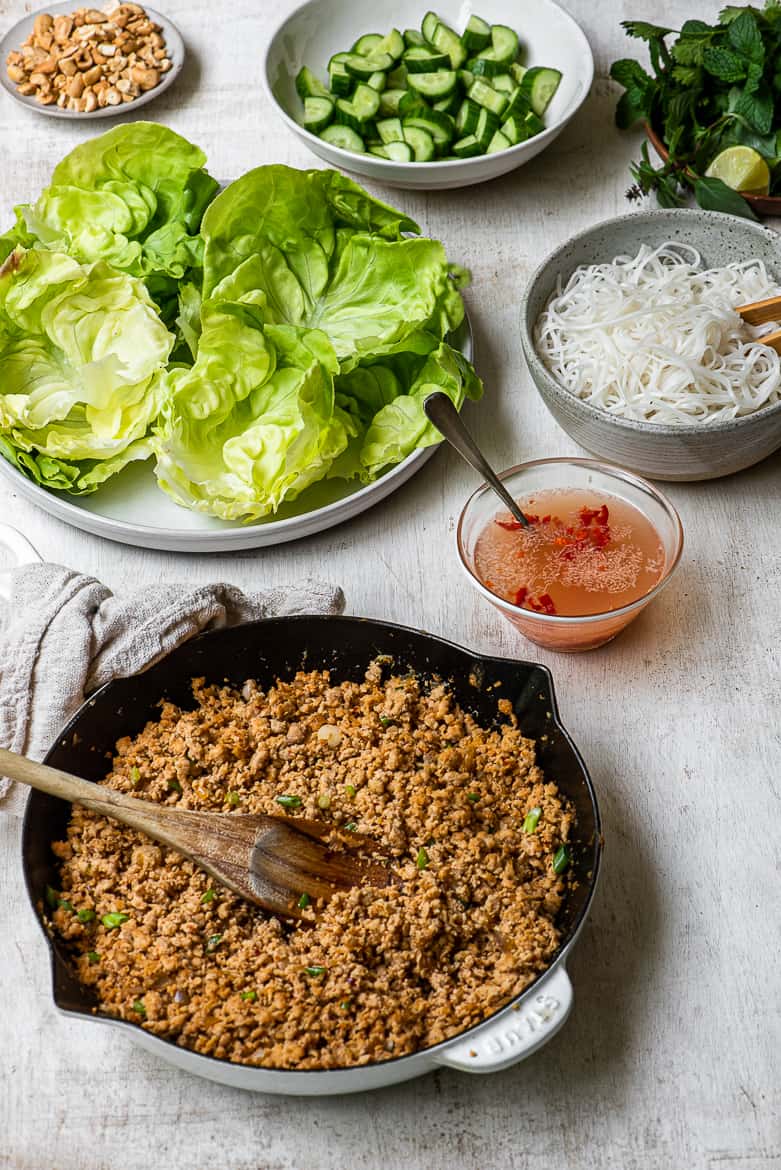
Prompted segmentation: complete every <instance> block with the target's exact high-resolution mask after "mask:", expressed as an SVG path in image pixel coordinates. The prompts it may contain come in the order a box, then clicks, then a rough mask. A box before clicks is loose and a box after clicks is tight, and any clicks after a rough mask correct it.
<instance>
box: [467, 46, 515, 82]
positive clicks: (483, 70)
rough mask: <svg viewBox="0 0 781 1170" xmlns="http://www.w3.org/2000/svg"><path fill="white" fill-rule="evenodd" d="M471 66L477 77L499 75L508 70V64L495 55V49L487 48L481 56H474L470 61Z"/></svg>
mask: <svg viewBox="0 0 781 1170" xmlns="http://www.w3.org/2000/svg"><path fill="white" fill-rule="evenodd" d="M469 68H470V69H471V70H472V72H473V73H474V75H475V77H487V78H491V77H498V76H499V74H500V73H506V71H507V66H506V65H504V64H503V63H502V62H501V61H497V60H496V58H495V57H494V51H493V49H486V50H485V51H484V52H482V53H480V55H479V56H477V57H472V58H471V59H470V61H469Z"/></svg>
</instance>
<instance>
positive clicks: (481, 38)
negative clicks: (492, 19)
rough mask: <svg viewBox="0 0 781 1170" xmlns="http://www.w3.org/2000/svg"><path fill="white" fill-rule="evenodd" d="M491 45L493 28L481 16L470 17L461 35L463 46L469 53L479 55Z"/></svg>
mask: <svg viewBox="0 0 781 1170" xmlns="http://www.w3.org/2000/svg"><path fill="white" fill-rule="evenodd" d="M490 43H491V26H490V24H489V23H488V21H487V20H483V19H482V17H480V16H470V17H469V20H468V21H467V22H466V28H465V29H464V31H463V33H462V34H461V44H462V45H463V46H464V48H465V49H466V51H467V52H468V53H479V52H480V50H481V49H484V48H485V47H486V45H490Z"/></svg>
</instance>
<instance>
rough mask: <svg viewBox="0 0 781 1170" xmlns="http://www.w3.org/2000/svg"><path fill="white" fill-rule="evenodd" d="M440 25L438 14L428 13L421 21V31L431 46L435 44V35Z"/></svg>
mask: <svg viewBox="0 0 781 1170" xmlns="http://www.w3.org/2000/svg"><path fill="white" fill-rule="evenodd" d="M438 24H439V17H438V16H437V14H436V12H427V13H426V15H425V16H424V17H423V20H422V21H421V25H420V31H421V32H422V33H423V39H424V40H425V41H428V43H429V44H430V45H433V44H434V33H435V31H436V27H437V25H438Z"/></svg>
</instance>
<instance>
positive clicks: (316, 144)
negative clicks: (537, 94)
mask: <svg viewBox="0 0 781 1170" xmlns="http://www.w3.org/2000/svg"><path fill="white" fill-rule="evenodd" d="M426 7H427V5H426V4H425V3H421V2H420V0H398V2H397V3H396V4H394V5H393V6H392V7H390V8H388V9H386V10H382V9H380V10H379V13H378V10H376V9H373V8H372V7H371V6H367V5H366V4H365V3H359V2H358V0H309V2H308V3H306V4H303V5H302V6H301V7H300V8H298V9H296V11H295V12H294V13H293V14H292V16H289V17H287V18H286V19H285V20H284V21H282V23H281V24H280V26H279V27H278V29H277V30H276V32H275V33H274V35H273V36H272V38H271V41H270V43H269V46H268V49H267V51H266V58H265V61H264V66H263V82H264V86H265V89H266V93H267V95H268V98H269V101H270V102H271V104H272V105H273V106H274V108H275V109H276V111H277V113H278V114H279V115H280V117H281V118H283V119H284V121H285V122H287V124H288V126H289V127H290V129H291V130H293V131H294V132H295V133H296V134H297V135H298V137H299V138H300V139H301V140H302V142H304V143H306V145H307V146H308V147H309V149H310V150H311V151H313V152H314V153H315V154H316V155H317V156H318V157H319V158H322V159H324V160H325V162H327V163H330V164H331V166H335V167H342V168H343V169H344V170H347V171H353V172H354V173H355V174H357V175H364V176H365V177H366V178H369V179H376V180H378V181H379V182H383V183H388V184H389V185H390V186H392V187H407V188H410V189H416V188H417V189H420V190H436V189H438V188H442V189H445V188H451V187H468V186H470V185H471V184H473V183H482V182H484V181H485V180H486V179H495V178H498V176H499V175H504V174H506V173H507V172H508V171H512V170H515V168H516V167H520V166H522V165H523V164H524V163H527V162H529V160H530V159H532V158H534V157H535V155H538V154H539V153H540V151H542V150H544V149H545V147H546V146H549V145H550V143H551V142H553V140H554V138H556V137H558V135H559V134H560V133H561V131H562V130H563V129H564V127H565V126H566V125H567V123H568V122H569V120H570V119H571V118H572V116H573V115H574V114H575V113H576V111H577V110H578V109H579V107H580V106H581V105H582V103H583V101H584V100H585V98H586V96H587V95H588V92H589V89H590V87H591V81H592V79H593V76H594V59H593V57H592V55H591V48H590V47H589V43H588V41H587V40H586V37H585V34H584V33H583V30H582V29H581V28H580V26H579V25H578V24H577V23H576V22H575V21H574V20H573V19H572V17H571V16H569V15H568V13H566V12H565V11H564V10H563V9H562V8H559V6H558V4H555V3H554V2H553V0H527V3H525V4H523V5H519V4H517V3H515V2H514V0H477V3H475V4H472V3H471V2H467V3H463V2H461V0H439V3H437V4H436V6H435V11H436V12H437V15H438V16H440V17H441V18H442V20H444V21H445V22H446V23H447V24H449V25H451V26H452V27H453V28H455V29H456V30H457V31H458V32H461V31H462V30H463V28H464V25H465V24H466V22H467V20H468V19H469V17H470V15H471V14H472V13H473V12H476V13H477V14H478V15H480V16H482V17H484V18H485V20H487V21H489V22H490V23H491V24H507V25H509V26H510V27H511V28H514V29H516V30H517V31H518V33H519V35H520V37H521V44H522V46H523V47H524V49H525V51H526V60H527V62H528V63H529V64H532V65H546V66H550V67H552V68H554V69H559V70H561V74H562V80H561V85H560V86H559V88H558V91H557V92H556V94H555V96H554V98H553V101H552V102H551V104H550V106H549V107H548V110H547V112H546V114H545V125H546V129H545V130H544V131H543V133H542V134H538V135H536V137H534V138H530V139H529V140H528V142H521V143H519V144H518V146H512V147H510V149H509V150H503V151H500V152H499V153H498V154H487V155H481V156H479V157H477V158H468V159H454V160H453V161H447V162H445V161H443V162H433V163H397V162H392V161H390V160H388V159H383V158H377V157H376V156H375V155H372V154H353V153H352V152H350V151H348V150H342V149H341V148H340V147H337V146H330V145H329V144H328V143H327V142H323V140H322V139H321V138H318V137H317V135H316V134H310V132H309V131H308V130H305V129H304V128H303V126H302V125H301V122H300V119H301V118H302V116H303V106H302V103H301V99H300V98H299V96H298V94H297V93H296V85H295V81H296V74H297V73H298V71H299V69H300V68H301V67H302V66H303V65H308V66H309V68H310V69H311V70H312V71H313V73H315V74H316V76H318V77H319V78H320V79H321V80H322V81H326V79H327V68H326V67H327V65H328V61H329V59H330V58H331V57H332V56H333V54H334V53H339V52H342V51H344V50H347V49H349V48H350V46H351V45H352V44H354V42H355V41H356V40H357V39H358V37H359V36H361V34H363V33H369V32H380V31H385V32H387V31H389V30H390V29H391V28H398V29H399V30H401V31H403V30H404V29H405V28H420V22H421V20H422V19H423V16H424V15H425V12H426Z"/></svg>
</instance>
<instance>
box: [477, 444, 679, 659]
mask: <svg viewBox="0 0 781 1170" xmlns="http://www.w3.org/2000/svg"><path fill="white" fill-rule="evenodd" d="M499 478H500V479H501V480H502V482H503V483H504V485H505V487H506V488H507V489H508V491H509V492H510V494H511V495H512V496H513V498H514V499H515V500H516V501H517V502H518V505H519V506H520V508H521V510H522V511H523V513H524V515H525V516H526V517H527V518H528V519H529V521H530V523H529V526H528V528H523V527H522V526H521V525H520V523H519V522H518V521H517V520H514V519H513V517H512V516H511V514H510V513H509V512H508V511H507V510H506V509H505V508H503V507H502V504H501V502H500V501H499V500H498V499H497V498H496V496H495V495H494V493H493V492H492V491H491V489H490V488H489V487H488V486H487V485H486V484H483V486H482V487H479V488H478V489H477V491H476V492H474V494H473V495H472V496H470V498H469V499H468V500H467V503H466V506H465V507H464V510H463V512H462V513H461V517H460V519H459V522H458V530H457V534H456V539H457V542H458V553H459V556H460V558H461V564H462V565H463V567H464V569H465V571H466V573H467V576H468V577H469V580H470V581H471V582H472V584H473V585H474V586H475V588H476V589H477V590H478V591H479V592H480V593H481V594H482V595H483V597H485V598H486V599H487V600H488V601H490V602H491V603H492V605H495V606H496V608H497V609H498V610H499V611H500V612H501V613H503V614H504V616H505V617H506V618H507V620H508V621H509V622H511V623H512V625H514V626H515V628H516V629H517V630H519V631H520V632H521V633H522V634H523V635H524V637H526V638H528V639H529V641H531V642H536V643H537V645H538V646H545V647H546V648H547V649H549V650H560V651H563V652H570V653H571V652H574V651H579V650H594V649H595V648H596V647H597V646H603V645H604V644H605V642H609V641H610V639H611V638H615V636H616V634H619V633H620V632H621V630H623V629H624V628H625V627H626V626H628V625H629V623H630V622H631V621H633V620H634V618H636V617H637V615H638V614H639V613H641V612H642V611H643V610H644V609H645V607H646V606H647V605H648V604H649V602H651V601H653V599H654V598H655V597H657V596H658V594H659V593H660V592H661V591H662V589H663V588H664V587H665V585H666V584H667V582H668V581H669V580H670V577H671V576H672V574H673V572H674V571H675V569H676V568H677V566H678V562H679V561H680V559H681V553H682V551H683V528H682V526H681V521H680V517H679V516H678V513H677V512H676V510H675V508H674V507H673V506H672V504H671V503H670V501H669V500H668V499H667V498H666V496H664V495H662V493H661V492H659V491H657V490H656V488H655V487H653V486H652V485H651V484H650V483H648V482H647V481H646V480H644V479H640V477H639V476H636V475H632V474H631V473H630V472H628V471H622V470H621V469H620V468H618V467H611V466H610V465H609V464H606V463H598V462H596V461H595V460H593V459H538V460H535V461H534V462H531V463H522V464H521V465H520V466H518V467H511V468H510V470H509V471H504V472H502V473H501V474H500V476H499Z"/></svg>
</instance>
